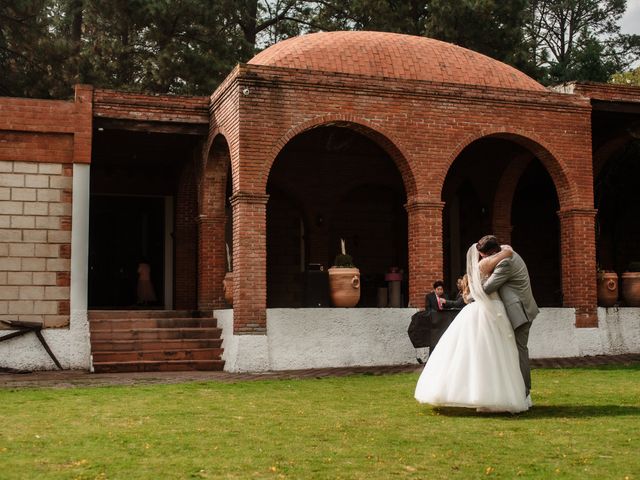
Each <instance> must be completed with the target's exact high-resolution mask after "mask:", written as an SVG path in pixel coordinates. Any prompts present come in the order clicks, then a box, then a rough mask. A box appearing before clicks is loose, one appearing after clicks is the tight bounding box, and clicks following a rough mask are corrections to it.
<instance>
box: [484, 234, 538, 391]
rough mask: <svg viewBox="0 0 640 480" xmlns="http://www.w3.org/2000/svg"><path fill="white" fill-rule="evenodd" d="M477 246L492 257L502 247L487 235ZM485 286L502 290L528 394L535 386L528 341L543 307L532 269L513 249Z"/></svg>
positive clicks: (493, 289) (486, 290)
mask: <svg viewBox="0 0 640 480" xmlns="http://www.w3.org/2000/svg"><path fill="white" fill-rule="evenodd" d="M477 249H478V251H479V252H480V254H481V255H482V256H488V255H492V254H494V253H497V252H499V251H500V250H501V247H500V244H499V242H498V240H497V238H496V237H494V236H493V235H487V236H485V237H482V238H481V239H480V240H479V241H478V244H477ZM483 287H484V291H485V292H486V293H487V294H491V293H493V292H498V294H499V295H500V299H501V300H502V302H503V303H504V306H505V310H506V311H507V316H508V317H509V321H510V322H511V325H512V327H513V330H514V332H515V337H516V344H517V346H518V353H519V357H520V370H521V372H522V377H523V378H524V383H525V387H526V390H527V394H528V393H529V390H530V389H531V373H530V369H529V350H528V348H527V343H528V341H529V328H530V327H531V322H532V321H533V319H534V318H535V317H536V315H538V312H539V310H538V305H537V304H536V301H535V299H534V298H533V293H532V291H531V281H530V279H529V272H528V270H527V266H526V264H525V263H524V260H523V259H522V257H520V255H518V254H517V253H516V252H513V256H511V257H510V258H506V259H504V260H502V261H501V262H500V263H498V265H496V267H495V269H494V270H493V273H492V274H491V275H490V276H489V278H488V279H487V281H486V282H485V284H484V285H483Z"/></svg>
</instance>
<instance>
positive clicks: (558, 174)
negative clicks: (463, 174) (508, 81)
mask: <svg viewBox="0 0 640 480" xmlns="http://www.w3.org/2000/svg"><path fill="white" fill-rule="evenodd" d="M483 138H502V139H504V140H510V141H512V142H515V143H517V144H519V145H521V146H523V147H524V148H526V149H527V150H528V151H529V152H531V153H532V154H534V155H535V156H536V157H537V158H538V159H539V160H540V161H541V162H542V164H543V165H544V167H545V168H546V169H547V172H549V175H550V176H551V179H552V180H553V183H554V185H555V187H556V192H557V194H558V201H559V202H560V209H567V208H571V207H575V206H576V205H574V204H575V203H576V201H577V199H579V198H580V193H579V190H578V187H577V185H576V184H575V182H574V181H573V180H572V179H571V176H570V174H569V172H567V169H566V167H565V166H564V165H563V164H562V163H561V161H560V160H558V157H557V156H556V155H554V154H553V153H552V151H553V149H552V148H551V146H549V145H548V144H547V143H546V142H545V141H544V140H543V139H541V138H540V137H538V136H536V135H535V134H532V133H531V132H523V131H518V130H510V129H500V130H493V131H489V130H485V131H481V132H478V133H476V134H473V135H469V136H467V137H466V138H465V139H464V140H462V141H461V142H459V143H458V145H456V147H455V149H454V150H453V152H452V154H451V155H450V156H449V158H448V160H447V162H446V163H445V165H444V169H443V170H442V171H440V172H438V173H437V174H436V176H435V178H436V179H438V180H439V181H438V182H437V183H436V184H437V185H439V188H440V193H439V196H438V198H442V189H443V187H444V180H445V178H446V176H447V173H448V171H449V169H450V168H451V166H452V165H453V162H455V160H456V159H457V158H458V157H459V156H460V154H461V153H462V151H463V150H464V149H465V148H467V147H468V146H469V145H471V144H472V143H474V142H476V141H478V140H481V139H483Z"/></svg>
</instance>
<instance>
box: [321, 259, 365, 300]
mask: <svg viewBox="0 0 640 480" xmlns="http://www.w3.org/2000/svg"><path fill="white" fill-rule="evenodd" d="M329 293H330V295H331V303H333V306H334V307H355V306H356V305H357V304H358V302H359V301H360V270H359V269H357V268H349V267H346V268H345V267H331V268H330V269H329Z"/></svg>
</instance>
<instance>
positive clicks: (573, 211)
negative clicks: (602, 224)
mask: <svg viewBox="0 0 640 480" xmlns="http://www.w3.org/2000/svg"><path fill="white" fill-rule="evenodd" d="M597 213H598V210H597V209H595V208H567V209H566V210H558V212H557V214H558V217H560V219H561V220H562V219H564V218H571V217H588V218H595V216H596V215H597Z"/></svg>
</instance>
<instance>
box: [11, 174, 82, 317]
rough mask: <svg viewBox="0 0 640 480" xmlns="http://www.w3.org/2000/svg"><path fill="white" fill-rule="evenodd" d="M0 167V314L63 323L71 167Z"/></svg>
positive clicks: (66, 305) (66, 306)
mask: <svg viewBox="0 0 640 480" xmlns="http://www.w3.org/2000/svg"><path fill="white" fill-rule="evenodd" d="M0 172H1V175H0V319H7V320H28V321H38V322H42V323H43V324H44V325H45V327H64V326H67V325H68V324H69V282H70V258H71V185H72V172H73V168H72V167H71V166H70V165H63V164H60V163H35V162H8V161H0Z"/></svg>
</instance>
